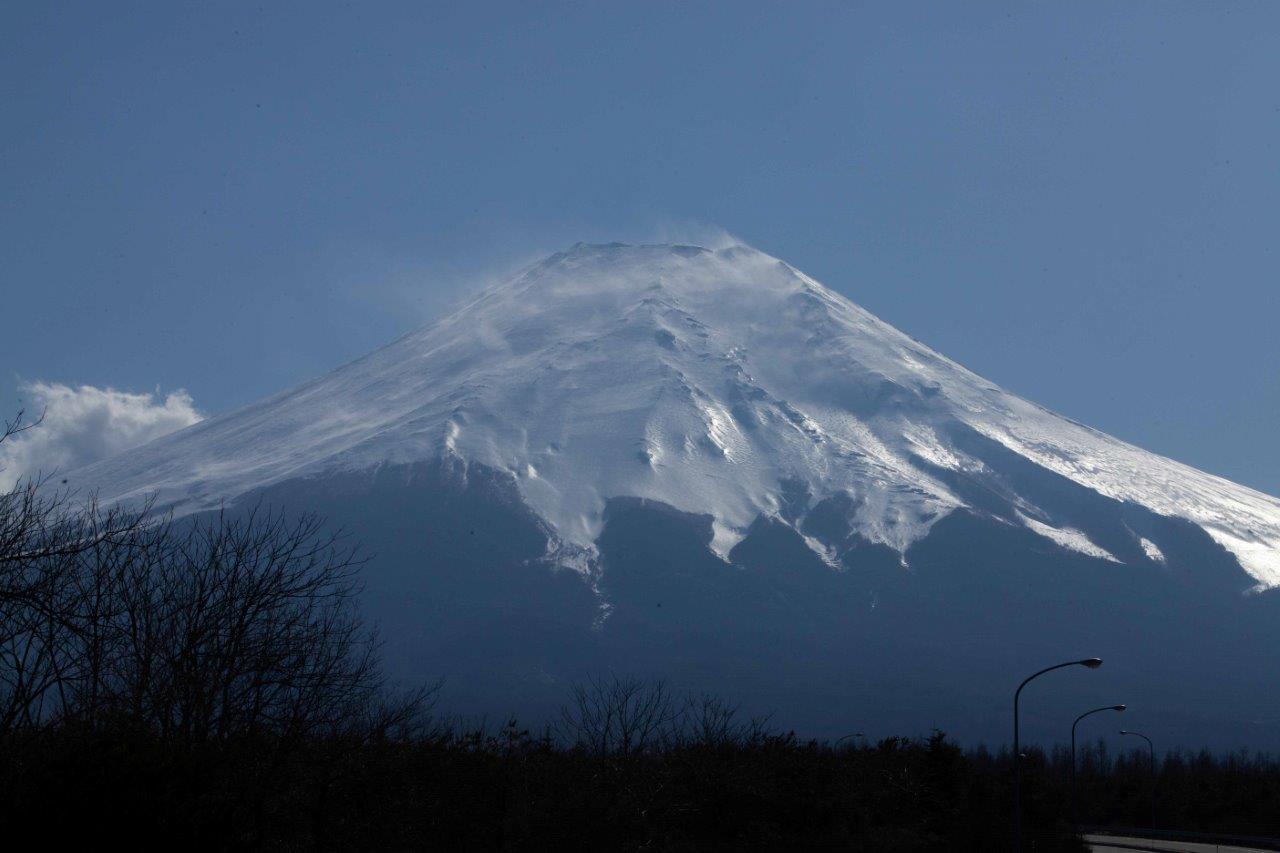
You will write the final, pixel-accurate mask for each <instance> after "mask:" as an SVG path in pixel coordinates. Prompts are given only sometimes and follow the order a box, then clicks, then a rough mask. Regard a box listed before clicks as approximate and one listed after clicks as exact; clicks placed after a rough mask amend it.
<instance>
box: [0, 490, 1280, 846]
mask: <svg viewBox="0 0 1280 853" xmlns="http://www.w3.org/2000/svg"><path fill="white" fill-rule="evenodd" d="M49 485H51V484H47V483H46V484H44V488H40V487H37V485H35V484H25V485H20V486H19V487H18V488H16V489H14V490H12V491H10V492H9V493H7V494H3V495H0V838H4V839H17V838H30V837H37V838H39V839H41V840H42V842H43V846H52V847H58V848H63V847H67V846H69V845H70V844H72V843H79V844H87V843H92V844H94V845H95V846H100V845H101V844H103V843H104V842H110V841H113V840H114V841H124V842H127V843H129V844H131V846H133V847H137V848H141V849H153V848H161V847H163V848H176V849H312V850H322V849H323V850H348V849H390V850H420V849H495V848H526V849H590V850H631V849H654V850H695V849H696V850H703V849H710V850H714V849H724V850H729V849H741V848H761V849H796V848H802V847H813V846H837V845H839V846H843V847H846V848H848V849H857V850H869V851H879V850H883V851H897V850H900V851H914V850H948V851H961V850H974V851H979V850H981V851H988V850H999V849H1007V847H1008V842H1009V825H1010V814H1009V812H1008V808H1009V802H1010V799H1011V792H1010V781H1011V776H1010V762H1009V756H1008V755H1007V754H1004V753H1001V754H998V755H992V754H989V753H987V752H985V751H982V750H978V751H972V752H964V751H962V750H961V749H959V748H958V747H957V746H955V745H954V744H952V743H949V742H948V741H947V740H946V738H945V737H944V736H943V735H942V734H941V733H935V734H934V735H932V736H929V737H925V738H920V739H900V738H889V739H885V740H882V741H880V742H879V743H876V744H867V743H864V742H859V741H858V740H857V739H851V740H845V741H843V742H841V743H837V744H824V743H815V742H805V741H801V740H798V739H797V738H796V737H795V736H794V735H791V734H786V733H782V732H779V731H776V730H774V729H773V728H772V727H771V726H770V725H769V724H768V722H767V721H761V720H744V719H742V718H741V717H740V715H739V714H738V713H737V712H736V710H735V709H734V708H733V707H732V706H731V705H728V704H726V703H724V702H722V701H720V700H718V699H716V698H714V697H706V696H687V695H684V694H677V693H675V692H674V691H672V690H670V689H669V688H668V687H667V686H666V685H665V684H663V683H661V682H651V681H642V680H636V679H629V678H625V677H618V676H613V675H610V676H605V677H602V678H601V679H599V680H595V681H591V682H588V683H586V684H583V685H580V686H578V687H576V688H573V689H572V690H570V691H569V692H568V695H567V696H566V703H565V707H564V709H563V712H562V714H561V716H560V718H559V719H558V720H556V721H555V722H554V723H553V724H551V725H550V726H548V727H547V728H546V729H544V730H540V731H538V732H537V733H535V734H531V733H530V732H528V731H525V730H523V729H522V728H520V726H519V725H518V724H516V723H514V722H512V723H509V724H506V725H500V726H486V725H467V724H463V723H459V722H457V721H448V720H444V719H441V718H439V717H437V716H435V715H434V713H433V710H434V709H433V699H434V696H435V695H436V690H435V686H425V687H420V688H417V689H411V690H408V691H404V690H395V689H392V688H391V687H390V686H389V685H388V684H387V683H386V682H385V679H384V678H383V676H382V673H381V669H380V666H379V660H378V644H377V638H376V636H375V635H374V634H373V632H372V631H370V630H369V629H368V628H367V627H365V626H364V625H363V624H362V623H361V620H360V617H359V613H358V611H357V609H356V595H357V593H358V584H357V574H358V571H359V560H358V558H357V555H356V553H355V551H354V550H352V548H350V547H349V546H348V545H347V544H346V542H345V541H344V540H343V539H342V538H341V537H340V536H335V535H332V534H330V533H327V532H325V529H324V526H323V525H322V524H321V523H320V521H319V520H317V519H315V518H313V517H309V516H302V517H298V518H290V517H287V516H285V515H281V514H273V513H268V512H262V511H260V512H256V513H254V512H251V513H247V514H241V515H236V516H231V515H213V516H208V517H205V518H204V519H202V520H197V521H187V522H184V523H175V522H172V521H170V520H168V519H165V518H162V517H155V516H152V515H150V514H148V513H146V512H142V513H128V512H122V511H118V510H102V509H99V508H98V507H96V506H94V505H93V504H92V502H89V503H87V504H73V503H72V502H71V501H70V500H69V499H68V497H67V496H66V495H60V494H58V493H57V491H56V489H55V490H52V491H50V490H49V489H48V486H49ZM1068 768H1069V765H1068V763H1067V759H1066V756H1065V755H1064V754H1063V753H1062V752H1061V751H1057V752H1054V753H1052V754H1051V755H1048V756H1046V755H1044V754H1041V753H1037V752H1034V751H1032V752H1031V753H1030V754H1029V760H1028V762H1027V771H1026V775H1025V786H1024V793H1025V799H1026V803H1027V829H1028V836H1029V841H1031V842H1032V843H1029V844H1028V848H1029V849H1035V850H1040V851H1050V850H1081V849H1083V848H1082V847H1081V846H1080V845H1079V843H1078V842H1077V841H1076V840H1075V839H1074V838H1073V836H1072V833H1071V831H1070V827H1069V826H1068V823H1067V815H1068V812H1069V810H1068V807H1067V803H1068V790H1069V789H1068V787H1067V781H1068V779H1069V776H1068ZM1081 768H1082V770H1081V789H1082V792H1083V798H1082V802H1083V804H1084V809H1083V816H1084V817H1085V818H1086V820H1088V821H1091V822H1096V823H1111V824H1118V825H1142V824H1143V823H1144V822H1145V821H1146V820H1147V816H1148V804H1149V800H1148V799H1147V794H1148V792H1149V790H1150V789H1149V788H1148V787H1147V785H1148V768H1147V764H1146V759H1145V756H1142V755H1140V754H1137V753H1134V754H1126V755H1121V756H1117V757H1114V758H1113V757H1111V756H1109V755H1108V754H1106V752H1105V750H1104V748H1103V747H1102V746H1101V745H1099V746H1098V747H1096V748H1092V749H1090V750H1087V754H1086V755H1085V756H1084V757H1083V760H1082V762H1081ZM1157 785H1158V790H1159V792H1160V803H1161V806H1160V808H1161V811H1162V813H1163V814H1165V815H1167V816H1168V823H1167V824H1166V825H1168V826H1177V827H1179V828H1188V829H1202V830H1210V831H1219V832H1232V833H1239V834H1246V833H1247V834H1260V835H1261V834H1280V826H1277V825H1276V821H1277V814H1276V812H1277V810H1276V808H1275V805H1276V803H1277V802H1280V799H1278V795H1280V788H1278V786H1280V766H1278V765H1277V764H1276V763H1275V762H1273V761H1271V760H1269V759H1266V758H1264V757H1249V756H1234V757H1228V758H1215V757H1212V756H1209V755H1198V756H1191V757H1187V756H1180V755H1174V756H1170V757H1169V758H1167V759H1165V761H1164V763H1163V766H1162V768H1161V769H1160V774H1159V780H1158V782H1157Z"/></svg>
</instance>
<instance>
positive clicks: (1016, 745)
mask: <svg viewBox="0 0 1280 853" xmlns="http://www.w3.org/2000/svg"><path fill="white" fill-rule="evenodd" d="M1067 666H1087V667H1088V668H1089V669H1097V668H1098V667H1100V666H1102V658H1085V659H1084V660H1069V661H1067V662H1066V663H1057V664H1054V665H1053V666H1046V667H1045V668H1044V669H1042V670H1040V671H1039V672H1036V673H1032V674H1031V675H1028V676H1027V677H1026V678H1024V679H1023V680H1022V683H1021V684H1019V685H1018V689H1017V690H1016V691H1014V694H1013V850H1014V853H1022V746H1021V742H1020V740H1019V729H1018V699H1019V698H1020V697H1021V696H1022V688H1024V687H1026V686H1027V684H1029V683H1030V682H1031V681H1032V680H1033V679H1036V678H1039V677H1040V676H1042V675H1044V674H1045V673H1046V672H1053V671H1054V670H1055V669H1062V668H1063V667H1067Z"/></svg>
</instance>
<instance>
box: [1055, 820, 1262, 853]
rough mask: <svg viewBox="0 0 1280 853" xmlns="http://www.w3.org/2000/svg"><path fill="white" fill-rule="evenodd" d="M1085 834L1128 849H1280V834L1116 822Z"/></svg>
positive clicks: (1188, 852) (1245, 852)
mask: <svg viewBox="0 0 1280 853" xmlns="http://www.w3.org/2000/svg"><path fill="white" fill-rule="evenodd" d="M1080 831H1081V835H1082V836H1083V838H1084V840H1085V842H1086V843H1088V844H1102V845H1106V846H1108V847H1118V848H1121V849H1125V850H1146V851H1179V853H1182V851H1185V853H1249V851H1269V850H1277V851H1280V838H1260V837H1257V836H1250V835H1217V834H1214V833H1208V832H1179V831H1175V830H1152V829H1129V828H1126V827H1115V826H1106V827H1102V826H1084V827H1081V828H1080Z"/></svg>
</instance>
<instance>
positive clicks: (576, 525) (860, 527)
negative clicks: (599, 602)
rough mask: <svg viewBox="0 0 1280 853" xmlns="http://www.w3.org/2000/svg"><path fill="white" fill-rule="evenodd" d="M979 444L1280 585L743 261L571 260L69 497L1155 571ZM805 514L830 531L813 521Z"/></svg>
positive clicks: (1200, 478)
mask: <svg viewBox="0 0 1280 853" xmlns="http://www.w3.org/2000/svg"><path fill="white" fill-rule="evenodd" d="M991 443H994V445H998V446H1000V447H1002V448H1004V449H1006V450H1007V451H1010V452H1011V453H1012V454H1014V455H1016V456H1017V457H1020V458H1021V459H1023V460H1025V461H1027V462H1030V463H1033V464H1034V465H1035V466H1038V467H1039V468H1041V469H1045V470H1047V471H1049V472H1053V473H1055V474H1057V475H1060V476H1061V477H1062V478H1065V479H1066V480H1069V481H1071V482H1073V483H1075V484H1078V485H1079V486H1081V487H1084V488H1086V489H1088V490H1091V491H1092V492H1094V493H1097V494H1098V495H1101V496H1103V497H1105V498H1109V499H1113V500H1115V501H1118V502H1120V503H1122V504H1132V505H1137V506H1140V507H1143V508H1145V509H1147V510H1150V511H1151V512H1152V513H1155V514H1157V515H1160V516H1169V517H1175V518H1181V519H1186V520H1188V521H1191V522H1193V523H1194V524H1196V525H1199V526H1200V527H1201V528H1202V529H1203V530H1204V531H1205V532H1206V533H1207V534H1208V535H1209V536H1210V537H1212V538H1213V540H1214V541H1216V542H1217V543H1218V544H1219V545H1221V546H1222V547H1223V548H1225V549H1226V550H1227V551H1228V552H1230V554H1231V555H1233V556H1234V558H1235V559H1236V560H1237V561H1238V562H1239V565H1240V566H1241V567H1242V568H1243V569H1244V570H1245V571H1246V572H1247V573H1248V575H1249V576H1251V577H1252V579H1253V581H1254V582H1255V588H1257V589H1264V588H1269V587H1275V586H1280V500H1277V499H1275V498H1272V497H1269V496H1267V495H1264V494H1261V493H1259V492H1256V491H1253V490H1251V489H1248V488H1245V487H1242V486H1239V485H1236V484H1234V483H1230V482H1228V481H1226V480H1223V479H1221V478H1218V477H1215V476H1212V475H1209V474H1205V473H1203V472H1201V471H1197V470H1195V469H1193V468H1190V467H1188V466H1186V465H1182V464H1180V463H1177V462H1174V461H1171V460H1169V459H1165V458H1163V457H1160V456H1157V455H1155V454H1152V453H1148V452H1145V451H1143V450H1141V449H1139V448H1136V447H1133V446H1132V445H1129V444H1126V443H1124V442H1121V441H1117V440H1116V439H1113V438H1110V437H1108V436H1106V435H1104V434H1102V433H1099V432H1097V431H1095V430H1092V429H1089V428H1088V427H1085V426H1082V425H1080V424H1078V423H1076V422H1074V421H1071V420H1069V419H1067V418H1064V417H1061V416H1059V415H1056V414H1054V413H1052V412H1050V411H1047V410H1045V409H1043V408H1041V407H1039V406H1037V405H1035V404H1033V403H1030V402H1028V401H1026V400H1023V399H1022V398H1020V397H1017V396H1015V395H1013V394H1010V393H1009V392H1007V391H1004V390H1002V389H1000V388H999V387H997V386H995V385H994V384H993V383H991V382H988V381H986V380H984V379H983V378H982V377H980V376H977V375H975V374H973V373H971V372H970V371H968V370H966V369H965V368H963V367H961V366H960V365H958V364H956V363H955V362H952V361H950V360H949V359H947V358H945V357H943V356H942V355H939V354H938V353H936V352H934V351H933V350H931V349H929V348H928V347H926V346H924V345H922V344H921V343H919V342H917V341H915V340H913V339H911V338H910V337H908V336H906V335H904V334H903V333H901V332H899V331H898V330H896V329H894V328H893V327H891V326H889V325H887V324H886V323H884V322H882V321H880V320H878V319H877V318H876V317H874V316H872V315H871V314H869V313H867V312H866V311H864V310H862V309H861V308H859V307H858V306H857V305H855V304H853V303H852V302H850V301H849V300H848V299H846V298H844V297H843V296H840V295H839V294H836V293H834V292H832V291H830V290H828V289H827V288H825V287H823V286H822V285H821V284H819V283H818V282H816V281H814V280H813V279H812V278H810V277H808V276H806V275H805V274H803V273H801V272H799V271H798V270H796V269H794V268H793V267H791V266H789V265H787V264H786V263H783V262H782V261H780V260H778V259H776V258H773V257H770V256H768V255H766V254H764V253H762V252H759V251H756V250H755V249H751V248H748V247H745V246H734V247H732V248H726V249H721V250H718V251H713V250H709V249H705V248H700V247H696V246H680V245H650V246H630V245H621V244H610V245H581V244H580V245H577V246H575V247H573V248H572V249H570V250H568V251H566V252H562V253H558V254H556V255H553V256H551V257H549V258H547V259H546V260H544V261H542V262H541V263H539V264H537V265H535V266H533V267H531V268H529V269H528V270H526V271H525V272H523V273H522V274H521V275H519V276H517V277H516V278H514V279H513V280H511V281H509V282H506V283H504V284H501V285H499V286H496V287H492V288H490V289H488V290H486V291H484V292H483V293H481V294H480V295H479V296H478V297H477V298H476V299H475V300H474V301H472V302H471V303H469V304H467V305H466V306H464V307H463V308H461V309H460V310H459V311H457V312H456V313H454V314H452V315H450V316H448V317H446V318H445V319H442V320H440V321H439V322H436V323H433V324H431V325H429V326H427V327H425V328H422V329H420V330H418V331H415V332H412V333H410V334H408V335H405V336H404V337H402V338H400V339H399V340H397V341H395V342H393V343H391V344H389V345H388V346H386V347H384V348H382V349H380V350H378V351H376V352H374V353H372V354H370V355H368V356H366V357H364V358H362V359H360V360H358V361H355V362H353V363H351V364H348V365H346V366H344V367H341V368H339V369H337V370H335V371H333V372H331V373H329V374H328V375H326V376H323V377H321V378H319V379H316V380H314V381H311V382H308V383H306V384H304V385H302V386H300V387H297V388H295V389H293V390H290V391H286V392H284V393H282V394H279V395H276V396H274V397H272V398H269V399H267V400H264V401H262V402H260V403H256V404H254V405H251V406H248V407H246V408H243V409H240V410H238V411H234V412H230V413H228V414H225V415H222V416H220V417H215V418H211V419H209V420H207V421H204V422H202V423H200V424H197V425H195V426H193V427H190V428H188V429H185V430H183V431H181V432H178V433H175V434H173V435H170V436H168V437H165V438H163V439H160V440H158V441H155V442H152V443H150V444H148V445H145V446H143V447H141V448H138V449H136V450H133V451H130V452H127V453H125V454H122V455H120V456H117V457H115V458H112V459H108V460H105V461H103V462H100V463H98V464H95V465H92V466H90V467H88V468H85V469H82V470H80V471H78V472H75V473H73V474H72V475H71V481H72V483H73V484H74V485H80V486H86V487H91V488H95V489H98V490H99V491H100V494H101V496H102V497H103V498H105V499H107V500H109V501H114V500H128V499H137V498H140V497H142V496H145V495H150V494H156V495H158V498H159V501H160V503H161V504H162V505H168V506H173V507H175V508H177V509H178V510H179V511H196V510H201V509H206V508H210V507H213V506H215V505H218V504H219V503H221V502H224V501H228V500H231V501H234V499H235V498H237V497H239V496H242V495H245V494H248V493H254V492H257V491H260V490H261V489H263V488H266V487H270V486H273V485H275V484H279V483H283V482H287V481H292V480H298V479H316V478H324V477H330V476H335V475H343V474H350V473H353V472H360V471H369V470H373V469H377V468H380V467H383V466H395V465H408V464H413V463H422V462H446V463H449V464H451V465H455V466H457V467H458V468H460V469H461V470H463V471H465V470H468V469H469V468H470V467H471V466H481V467H483V468H484V469H485V470H489V471H493V472H498V473H499V474H500V475H501V476H508V475H509V479H510V482H511V483H512V484H513V485H514V488H515V490H516V491H517V492H518V495H519V497H520V499H521V501H522V502H523V504H524V505H525V506H526V507H527V508H528V509H529V510H530V511H531V512H532V513H533V515H534V516H536V518H537V519H539V520H540V522H541V524H542V525H543V527H544V530H545V532H546V534H547V547H548V549H549V553H550V554H551V559H552V561H553V562H557V563H559V564H561V565H566V566H571V567H573V568H576V569H578V570H580V571H583V572H584V573H586V574H588V575H590V574H592V573H593V572H594V571H596V563H597V561H598V557H599V550H598V540H599V537H600V535H601V532H602V529H603V527H604V525H605V521H606V508H607V505H608V503H609V501H610V500H612V499H619V498H638V499H644V500H646V501H650V502H653V503H655V504H661V505H665V506H668V507H671V508H674V509H675V510H679V511H683V512H687V513H693V514H700V515H708V516H710V517H711V529H712V536H711V548H712V550H713V551H714V552H715V553H716V554H718V555H719V556H721V557H722V558H726V559H728V558H729V557H730V554H731V552H732V550H733V549H734V547H735V546H737V545H738V544H739V543H740V542H741V541H742V540H743V538H744V537H745V536H746V535H747V534H748V531H750V530H751V529H752V526H753V524H756V523H758V522H759V521H760V520H762V519H764V520H771V521H774V522H777V523H781V524H784V525H786V526H788V527H789V528H791V529H793V530H795V531H796V532H797V533H798V534H799V535H800V536H801V537H802V539H803V541H804V542H805V543H806V544H807V546H808V547H809V548H810V549H812V551H813V552H814V553H815V554H818V555H820V556H821V558H822V559H823V560H824V561H826V562H827V563H828V564H829V565H831V566H833V567H839V566H841V565H842V561H843V560H844V559H845V557H846V555H847V553H848V552H849V551H850V549H852V548H854V547H856V546H859V545H863V544H866V543H871V544H875V545H879V546H884V547H887V548H889V549H891V550H892V551H893V552H895V553H896V554H898V555H899V558H900V560H901V562H902V564H903V565H909V563H910V553H911V549H912V547H913V546H914V545H915V544H916V543H918V542H920V541H921V540H922V539H924V538H925V537H927V536H928V534H929V533H930V531H931V529H932V528H933V527H934V525H936V524H937V523H938V522H939V521H940V520H941V519H943V518H946V517H947V516H949V515H950V514H952V513H954V512H956V511H957V510H961V509H964V510H967V511H969V512H973V513H979V514H985V515H987V516H989V517H991V518H993V519H995V520H997V521H999V523H1001V524H1005V525H1012V526H1021V527H1024V528H1026V529H1027V530H1029V531H1031V532H1033V533H1034V534H1036V535H1038V536H1040V537H1042V539H1043V540H1044V541H1045V542H1046V543H1047V545H1048V546H1049V547H1053V548H1060V549H1067V550H1069V551H1073V552H1077V553H1078V554H1080V555H1084V556H1088V557H1092V558H1096V559H1099V560H1102V561H1107V562H1114V563H1117V564H1123V563H1129V562H1133V561H1134V560H1146V561H1149V562H1154V563H1161V562H1163V561H1164V560H1165V554H1164V551H1163V550H1162V545H1161V543H1160V542H1158V541H1155V540H1153V539H1151V538H1148V537H1147V536H1145V535H1143V533H1142V531H1139V530H1136V529H1132V528H1131V526H1130V525H1129V524H1128V522H1125V524H1124V527H1125V529H1126V530H1128V534H1127V536H1128V540H1129V541H1128V542H1126V541H1124V538H1125V537H1124V535H1119V536H1117V535H1116V534H1114V532H1112V533H1110V534H1108V535H1099V534H1098V533H1097V532H1096V530H1097V529H1101V528H1097V526H1096V525H1095V532H1094V533H1091V532H1090V531H1089V530H1086V529H1084V528H1085V527H1088V525H1087V524H1083V523H1082V520H1081V518H1080V517H1077V514H1075V513H1073V512H1072V511H1071V506H1070V505H1066V506H1065V508H1064V505H1062V504H1061V502H1059V501H1055V500H1053V499H1052V492H1048V493H1043V494H1042V493H1040V492H1037V490H1035V489H1024V488H1022V487H1021V486H1020V485H1019V482H1018V480H1017V478H1016V477H1012V476H1011V475H1010V474H1009V472H1008V470H1000V469H999V467H998V466H995V467H993V461H992V457H991V454H990V452H988V451H986V450H984V449H983V448H990V447H991V446H992V444H991ZM1006 467H1007V466H1006ZM992 495H994V496H998V498H999V500H998V501H997V502H996V503H995V504H992V503H991V502H990V501H988V500H987V497H989V496H992ZM1046 495H1047V496H1048V497H1046ZM819 508H821V512H822V513H823V514H824V515H830V514H831V513H832V512H833V511H834V512H837V513H838V514H840V515H842V516H843V517H842V518H841V520H840V521H841V523H840V524H839V525H837V526H836V527H835V528H833V527H832V526H831V525H830V524H827V525H825V526H824V525H822V524H815V523H813V522H814V513H815V512H816V511H818V510H819ZM1113 526H1114V525H1113ZM1108 529H1110V528H1108ZM833 530H835V531H837V532H832V531H833ZM1104 540H1105V541H1104Z"/></svg>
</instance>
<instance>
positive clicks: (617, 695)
mask: <svg viewBox="0 0 1280 853" xmlns="http://www.w3.org/2000/svg"><path fill="white" fill-rule="evenodd" d="M677 718H678V711H677V709H676V706H675V702H674V700H673V697H672V695H671V691H670V690H669V689H668V688H667V684H666V682H665V681H661V680H659V681H652V682H649V681H644V680H643V679H639V678H625V677H621V676H618V675H616V674H612V673H611V674H610V675H608V676H606V677H604V678H599V679H596V678H592V679H589V680H588V681H587V683H586V684H575V685H574V686H573V688H572V699H571V702H570V704H568V705H565V706H564V707H563V708H561V710H560V725H559V729H560V733H561V735H562V736H563V737H565V738H566V739H567V740H568V741H570V742H571V743H573V744H574V745H575V746H577V747H579V748H581V749H584V750H586V751H588V752H590V753H591V754H593V755H614V756H619V757H628V756H633V755H637V754H641V753H644V752H646V751H650V750H653V749H655V748H657V747H659V746H661V745H662V744H663V743H664V742H666V741H667V740H668V739H669V738H670V737H671V736H672V735H673V730H672V726H673V724H674V723H675V722H676V720H677Z"/></svg>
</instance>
